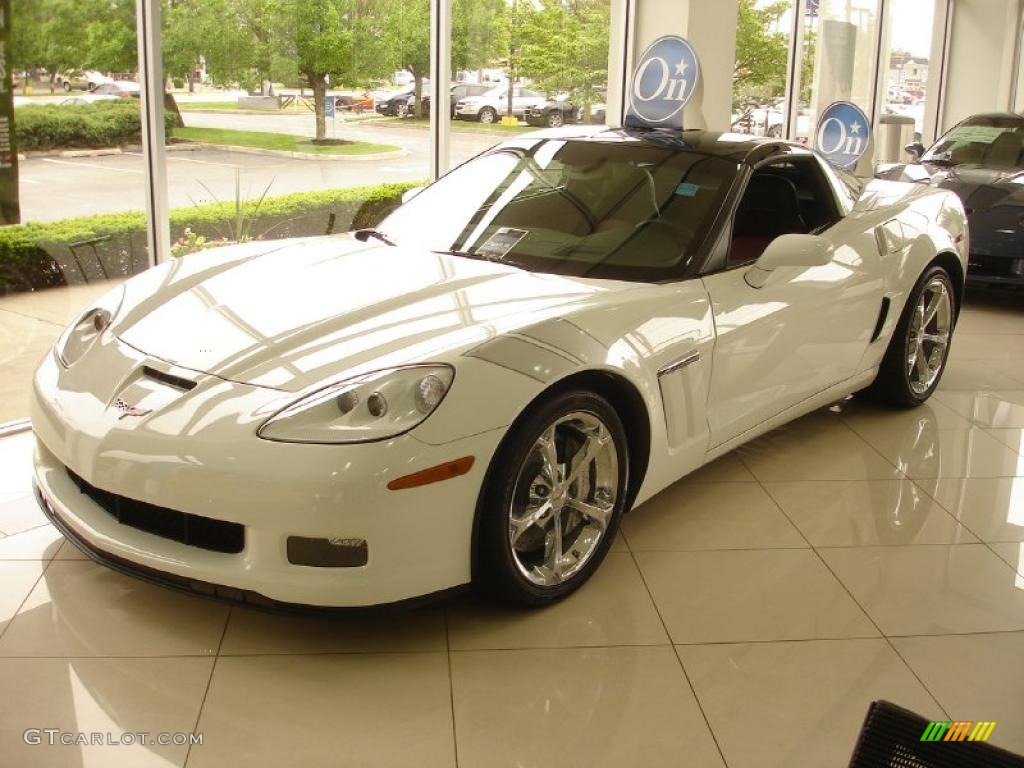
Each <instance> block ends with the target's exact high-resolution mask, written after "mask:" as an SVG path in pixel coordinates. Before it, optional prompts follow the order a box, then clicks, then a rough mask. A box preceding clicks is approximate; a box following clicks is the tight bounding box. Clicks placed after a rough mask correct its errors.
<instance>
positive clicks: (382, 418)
mask: <svg viewBox="0 0 1024 768" xmlns="http://www.w3.org/2000/svg"><path fill="white" fill-rule="evenodd" d="M454 378H455V370H454V369H453V368H452V367H451V366H448V365H412V366H408V367H405V368H389V369H387V370H383V371H374V372H373V373H367V374H364V375H362V376H357V377H355V378H352V379H347V380H345V381H342V382H339V383H337V384H331V385H330V386H328V387H324V388H323V389H321V390H318V391H316V392H314V393H312V394H310V395H307V396H306V397H304V398H302V399H301V400H299V401H297V402H295V403H292V404H291V405H289V406H288V407H287V408H285V409H284V410H282V411H279V412H278V413H276V414H275V415H273V416H271V417H270V418H269V419H267V421H265V422H264V423H263V426H261V427H260V428H259V429H258V430H257V432H256V434H257V435H258V436H260V437H262V438H264V439H266V440H279V441H281V442H286V443H367V442H372V441H374V440H383V439H385V438H388V437H395V436H396V435H401V434H402V433H404V432H408V431H409V430H410V429H412V428H413V427H415V426H417V425H418V424H420V423H422V422H423V421H424V420H425V419H426V418H427V417H428V416H429V415H430V414H431V413H433V412H434V410H436V408H437V406H439V405H440V404H441V401H442V400H444V397H445V395H447V394H448V390H449V389H450V388H451V385H452V380H453V379H454Z"/></svg>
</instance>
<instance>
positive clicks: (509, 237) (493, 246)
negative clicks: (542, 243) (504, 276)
mask: <svg viewBox="0 0 1024 768" xmlns="http://www.w3.org/2000/svg"><path fill="white" fill-rule="evenodd" d="M528 234H530V233H529V232H527V231H526V230H525V229H512V227H499V228H498V231H497V232H495V233H494V234H493V235H491V236H490V237H489V238H487V242H485V243H484V244H483V245H481V246H480V247H479V248H477V249H476V252H477V253H478V254H480V255H482V256H490V257H492V258H498V259H503V258H505V254H506V253H508V252H509V251H511V250H512V249H513V248H515V247H516V245H517V244H518V243H519V241H520V240H522V239H523V238H524V237H526V236H527V235H528Z"/></svg>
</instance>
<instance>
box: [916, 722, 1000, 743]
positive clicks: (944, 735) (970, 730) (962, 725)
mask: <svg viewBox="0 0 1024 768" xmlns="http://www.w3.org/2000/svg"><path fill="white" fill-rule="evenodd" d="M995 727H996V724H995V722H994V721H990V720H979V721H978V722H974V721H973V720H953V721H949V720H945V721H943V720H933V721H932V722H930V723H928V725H927V727H926V728H925V729H924V733H923V734H921V741H988V737H989V736H991V735H992V731H993V730H994V729H995Z"/></svg>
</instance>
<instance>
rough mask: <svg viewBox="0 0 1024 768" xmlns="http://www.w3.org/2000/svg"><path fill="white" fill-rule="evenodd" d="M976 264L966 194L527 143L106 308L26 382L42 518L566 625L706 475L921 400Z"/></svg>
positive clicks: (714, 140) (110, 537)
mask: <svg viewBox="0 0 1024 768" xmlns="http://www.w3.org/2000/svg"><path fill="white" fill-rule="evenodd" d="M967 250H968V243H967V231H966V223H965V217H964V210H963V207H962V206H961V203H960V201H959V200H958V199H957V197H956V196H955V195H954V194H952V193H950V192H946V191H943V190H939V189H935V188H931V187H926V186H914V185H907V184H901V183H896V182H887V181H871V182H861V181H859V180H857V179H855V178H853V177H850V176H846V175H844V174H842V173H840V172H837V171H836V170H834V169H833V168H832V167H830V166H829V165H828V164H826V163H825V162H823V161H822V160H820V159H819V157H818V156H817V155H815V154H813V153H811V152H809V151H807V150H806V149H804V148H802V147H800V146H797V145H792V144H787V143H784V142H780V141H776V140H770V139H750V138H749V137H742V136H736V135H732V134H712V133H702V132H699V131H686V132H682V133H680V132H676V133H675V134H671V133H669V132H665V131H658V130H635V129H634V130H609V129H598V128H587V127H575V128H572V129H560V130H557V131H548V132H540V133H536V134H532V135H529V136H525V137H522V138H515V139H513V140H510V141H507V142H504V143H503V144H500V145H498V146H497V147H495V148H493V149H492V150H490V151H488V152H486V153H485V154H483V155H481V156H479V157H477V158H476V159H474V160H472V161H470V162H468V163H466V164H465V165H462V166H461V167H459V168H457V169H456V170H454V171H452V172H451V173H450V174H448V175H447V176H445V177H444V178H442V179H441V180H440V181H438V182H436V183H435V184H433V185H431V186H429V187H427V188H426V189H424V190H423V191H422V192H420V193H419V194H418V195H416V196H415V197H413V198H412V199H411V200H409V201H407V202H406V203H405V204H404V205H402V206H401V207H400V208H398V209H397V210H396V211H395V212H394V213H392V214H391V215H390V216H388V217H387V218H386V219H385V220H384V221H383V222H382V223H381V224H380V225H379V229H376V230H362V231H358V232H355V233H351V234H345V235H336V236H330V237H321V238H311V239H302V240H293V241H278V242H259V243H248V244H244V245H239V246H233V247H227V248H222V249H217V250H212V251H209V252H207V253H204V254H196V255H191V256H187V257H184V258H182V259H176V260H174V261H173V262H171V263H167V264H163V265H161V266H159V267H157V268H155V269H151V270H149V271H148V272H146V273H144V274H142V275H139V276H138V277H135V278H134V279H132V280H129V281H128V282H127V283H126V284H125V285H123V286H121V287H118V288H117V289H116V290H114V291H111V292H110V293H109V294H108V295H107V296H106V297H105V298H103V299H102V300H101V301H99V302H98V303H97V304H96V305H95V306H94V307H92V308H91V309H89V310H88V311H87V312H86V313H85V314H83V315H82V316H81V318H80V319H78V320H77V321H76V322H75V323H74V324H72V325H71V326H70V327H69V328H68V329H67V330H66V331H65V332H64V334H63V336H62V337H61V339H60V340H59V341H58V343H57V345H56V347H55V348H54V350H53V354H52V355H49V356H47V358H46V359H45V360H44V361H43V363H42V365H41V366H40V368H39V370H38V372H37V373H36V376H35V380H34V395H33V412H32V423H33V427H34V429H35V433H36V435H37V438H38V448H37V453H36V459H35V483H36V485H37V487H38V497H39V500H40V502H41V504H42V505H43V508H44V509H45V511H46V513H47V514H48V515H49V517H50V518H51V519H52V520H53V522H54V523H55V524H56V525H57V526H58V527H59V528H60V529H61V530H62V531H63V532H64V533H65V534H66V535H67V537H68V538H69V539H71V540H72V541H73V542H75V543H76V544H77V545H78V546H80V547H81V548H83V549H84V550H85V551H86V552H87V553H88V554H90V555H91V556H92V557H94V558H95V559H97V560H98V561H100V562H102V563H105V564H107V565H110V566H112V567H114V568H117V569H120V570H123V571H126V572H129V573H132V574H134V575H137V576H141V577H143V578H147V579H151V580H155V581H158V582H160V583H162V584H165V585H168V586H172V587H177V588H179V589H187V590H190V591H193V592H199V593H204V594H208V595H212V596H217V597H224V598H229V599H233V600H242V601H245V602H251V603H261V604H266V605H276V606H281V605H283V604H291V605H294V604H298V605H302V606H318V607H328V606H339V607H340V606H368V605H376V604H382V603H393V602H398V601H404V600H407V599H410V598H415V597H423V596H427V595H434V594H437V593H441V592H445V591H448V590H450V589H453V588H457V587H461V586H465V585H467V584H470V583H474V582H475V583H478V584H481V585H484V586H485V587H486V588H488V589H489V591H490V592H491V593H492V594H494V595H496V596H499V597H500V598H503V599H505V600H508V601H513V602H516V603H519V604H527V605H542V604H546V603H550V602H552V601H554V600H557V599H559V598H561V597H564V596H565V595H567V594H568V593H570V592H572V591H573V590H574V589H576V588H577V587H579V586H580V585H581V584H583V583H584V582H585V581H586V580H587V579H588V578H589V577H590V576H591V574H593V572H594V571H595V569H597V568H598V567H599V566H600V564H601V561H602V559H603V558H604V556H605V553H606V552H607V551H608V548H609V546H610V545H611V543H612V539H613V537H614V535H615V532H616V529H617V528H618V525H619V521H620V518H621V517H622V515H623V514H624V513H626V512H627V511H628V510H629V509H630V508H631V507H633V506H635V505H637V504H639V503H641V502H643V501H644V500H645V499H648V498H650V497H651V496H652V495H654V494H656V493H657V492H658V491H660V490H661V489H663V488H665V487H666V486H668V485H669V484H670V483H672V482H673V481H675V480H677V479H679V478H680V477H682V476H683V475H686V474H687V473H688V472H691V471H693V470H694V469H696V468H697V467H699V466H701V465H702V464H704V463H706V462H708V461H711V460H712V459H714V458H716V457H718V456H721V455H722V454H724V453H726V452H727V451H730V450H732V449H733V448H735V447H736V446H738V445H740V444H741V443H744V442H745V441H748V440H750V439H752V438H754V437H756V436H757V435H759V434H761V433H763V432H765V431H767V430H770V429H772V428H773V427H776V426H778V425H780V424H782V423H784V422H786V421H788V420H791V419H794V418H796V417H798V416H800V415H801V414H804V413H806V412H808V411H811V410H812V409H815V408H818V407H820V406H823V405H825V404H827V403H830V402H832V401H834V400H836V399H838V398H841V397H843V396H845V395H847V394H849V393H852V392H862V393H864V394H865V395H866V396H870V397H873V398H876V399H878V400H881V401H884V402H887V403H891V404H893V405H898V406H914V405H917V404H919V403H922V402H923V401H925V400H926V399H927V398H928V397H929V396H930V395H931V393H932V392H933V391H934V389H935V387H936V386H937V384H938V381H939V378H940V376H941V375H942V372H943V368H944V366H945V362H946V358H947V353H948V351H949V344H950V339H951V334H952V332H953V328H954V325H955V323H956V318H957V311H958V308H959V305H960V299H961V294H962V291H963V283H964V272H965V268H966V262H967ZM638 514H642V511H641V512H639V513H638ZM679 514H681V515H685V514H686V510H685V509H680V510H679Z"/></svg>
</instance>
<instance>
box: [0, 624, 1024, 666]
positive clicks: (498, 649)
mask: <svg viewBox="0 0 1024 768" xmlns="http://www.w3.org/2000/svg"><path fill="white" fill-rule="evenodd" d="M988 635H1021V636H1022V637H1024V628H1021V629H989V630H985V631H983V632H939V633H935V634H922V633H914V634H907V635H903V634H896V635H889V636H883V637H892V638H895V639H897V640H903V639H915V638H936V637H977V636H988ZM883 637H879V636H877V635H860V636H857V637H850V636H847V635H844V636H836V637H789V638H774V639H771V640H751V639H747V640H700V641H685V642H682V641H681V642H672V641H670V642H665V643H650V644H639V643H604V644H601V645H559V646H551V645H547V646H544V645H534V646H527V645H517V646H494V647H481V648H453V649H452V650H451V653H452V654H453V655H455V654H471V653H517V652H520V651H521V652H524V653H532V652H537V651H545V652H547V651H556V652H557V651H594V650H603V649H610V648H631V649H635V650H644V649H647V648H668V647H670V646H675V647H679V648H687V647H698V646H704V645H708V646H712V645H770V644H772V643H841V642H845V641H847V640H880V639H883ZM441 653H443V651H441V650H438V649H435V650H424V651H366V650H361V651H314V652H308V651H294V652H276V653H231V654H221V655H220V656H219V657H218V658H221V659H262V658H266V659H271V658H280V657H283V656H310V657H325V656H436V655H439V654H441ZM208 658H210V656H209V655H208V654H202V653H195V654H162V655H153V656H126V655H124V654H105V655H97V656H88V655H81V654H70V655H67V656H45V655H44V656H24V655H2V654H0V662H3V661H8V660H10V661H32V660H39V661H110V660H123V661H169V660H180V661H189V660H192V659H208Z"/></svg>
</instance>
